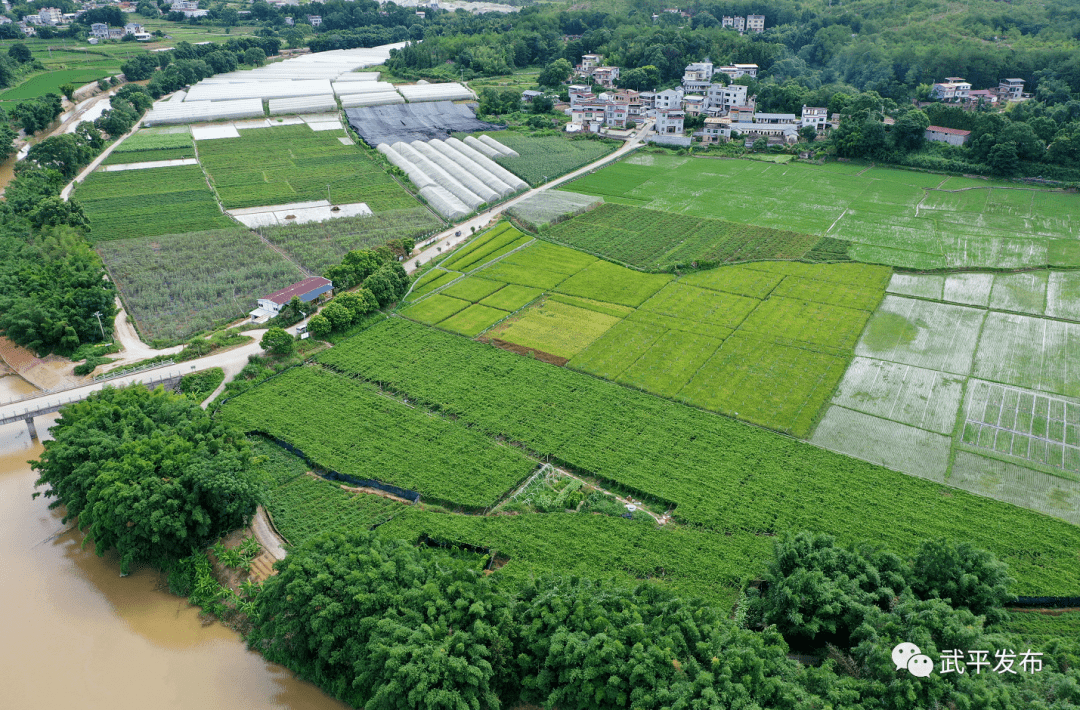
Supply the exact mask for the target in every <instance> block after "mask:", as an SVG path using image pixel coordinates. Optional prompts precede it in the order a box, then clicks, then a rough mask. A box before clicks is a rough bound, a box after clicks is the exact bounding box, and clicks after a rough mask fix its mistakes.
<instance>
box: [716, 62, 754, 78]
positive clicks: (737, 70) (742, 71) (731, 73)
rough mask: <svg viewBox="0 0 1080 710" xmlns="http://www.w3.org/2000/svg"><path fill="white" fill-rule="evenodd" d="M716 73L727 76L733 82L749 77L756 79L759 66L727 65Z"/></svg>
mask: <svg viewBox="0 0 1080 710" xmlns="http://www.w3.org/2000/svg"><path fill="white" fill-rule="evenodd" d="M716 71H718V72H720V73H721V74H727V75H728V77H729V78H730V79H731V81H735V80H736V79H738V78H739V77H741V76H749V77H751V78H756V77H757V73H758V65H757V64H727V65H724V66H722V67H718V68H717V69H716Z"/></svg>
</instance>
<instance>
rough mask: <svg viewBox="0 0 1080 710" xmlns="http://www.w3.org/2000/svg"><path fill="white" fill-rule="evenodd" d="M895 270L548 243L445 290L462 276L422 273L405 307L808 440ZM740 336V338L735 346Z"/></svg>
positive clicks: (432, 321)
mask: <svg viewBox="0 0 1080 710" xmlns="http://www.w3.org/2000/svg"><path fill="white" fill-rule="evenodd" d="M505 234H507V232H506V231H505V230H504V229H503V228H500V227H496V228H495V229H493V230H491V232H489V233H488V234H486V235H482V236H481V237H479V238H478V239H477V240H475V241H474V243H472V244H470V245H468V246H466V247H465V249H464V250H463V251H462V252H461V253H460V254H458V255H455V256H454V257H453V258H451V259H450V260H448V261H447V262H446V263H448V264H450V265H451V266H453V267H457V266H459V265H462V264H463V265H464V266H461V267H460V268H470V265H471V264H472V263H474V262H475V261H476V260H478V259H483V258H484V256H483V255H484V254H486V253H490V252H491V250H492V249H495V248H497V244H498V242H499V240H500V239H502V238H503V237H502V236H501V235H505ZM511 236H512V235H511ZM506 238H508V237H506ZM889 274H890V270H889V269H888V268H884V267H880V266H869V265H865V264H852V263H843V264H804V263H795V262H756V263H751V264H746V265H737V266H726V267H721V268H718V269H714V270H711V271H698V272H694V273H693V274H691V275H689V276H687V277H684V278H678V279H677V277H675V276H672V275H670V274H647V273H642V272H640V271H635V270H632V269H628V268H626V267H623V266H619V265H616V264H612V263H611V262H608V261H602V260H599V259H597V258H596V257H594V256H591V255H589V254H585V253H583V252H579V251H576V250H573V249H569V248H567V247H563V246H557V245H554V244H550V243H547V242H542V241H540V242H535V243H533V244H530V245H528V246H526V247H524V248H521V249H519V250H517V251H515V252H514V253H513V254H509V255H507V256H504V257H502V258H499V259H496V260H494V261H493V262H492V263H490V264H488V265H487V266H485V267H484V268H482V269H480V270H479V271H478V272H475V275H474V276H470V277H468V278H466V279H463V280H460V281H457V282H456V283H452V284H451V285H447V284H450V283H451V282H452V281H453V280H454V279H455V278H457V272H452V273H449V274H445V275H437V274H435V273H434V272H433V273H431V274H429V275H428V276H425V277H424V282H423V283H421V284H419V288H418V289H417V290H416V293H419V294H420V295H419V296H418V297H417V298H418V300H417V301H416V302H415V303H414V305H411V306H408V307H407V308H405V309H403V310H402V311H401V314H402V315H403V316H405V317H407V318H410V319H412V320H416V321H419V322H421V323H425V324H429V325H437V326H438V327H439V328H443V329H445V330H450V331H452V332H455V333H459V334H462V335H466V336H470V337H475V336H477V335H479V334H481V333H485V331H487V328H490V327H491V326H492V325H495V324H496V323H497V324H498V325H496V327H494V328H493V329H491V330H490V331H487V332H486V334H487V335H488V336H490V337H493V338H497V339H499V340H502V341H506V342H509V343H513V344H515V345H519V346H522V347H525V348H530V349H532V350H536V351H539V352H541V353H547V354H548V355H552V356H555V357H557V358H563V359H568V360H569V363H568V364H569V366H570V367H571V368H575V369H580V370H581V371H583V372H588V373H592V374H597V375H600V376H601V377H606V378H608V379H612V380H615V381H617V382H621V383H623V384H626V385H628V386H632V387H636V388H639V389H642V390H645V391H647V392H652V393H655V394H660V395H663V396H667V397H672V398H677V399H679V400H680V401H684V402H686V403H688V404H692V405H694V406H698V407H703V408H705V409H710V410H714V411H717V412H722V413H724V414H729V415H732V416H736V417H739V418H742V419H746V420H748V421H752V422H754V423H757V424H762V425H764V426H767V427H771V428H774V429H778V430H781V431H787V432H791V433H793V434H795V435H797V436H800V437H806V436H808V435H809V434H810V431H811V428H812V426H813V424H814V422H815V421H816V420H817V417H818V415H819V413H820V411H821V409H822V407H823V405H824V404H825V403H826V402H827V401H828V399H829V397H830V396H831V395H832V392H833V390H834V389H835V387H836V385H837V382H838V381H839V380H840V378H841V376H842V375H843V372H844V369H845V367H846V365H847V363H848V362H849V360H850V359H851V357H852V355H853V351H854V347H855V344H856V341H857V340H858V338H859V335H860V333H861V332H862V329H863V327H864V326H865V325H866V322H867V320H868V319H869V318H870V313H871V311H872V310H873V309H874V308H875V307H876V306H877V304H878V303H880V301H881V299H882V297H883V295H884V289H885V286H886V284H887V283H888V280H889ZM684 279H685V282H684ZM692 284H693V285H692ZM440 287H441V288H442V290H441V291H440V292H439V293H437V294H435V295H433V296H427V297H426V298H423V297H422V296H423V295H424V294H426V293H430V292H431V291H432V290H435V289H437V288H440ZM544 292H546V293H547V295H546V296H545V297H544V298H543V299H542V300H540V301H539V302H538V303H536V304H534V305H533V306H531V307H529V308H526V309H524V310H522V311H518V312H516V313H515V314H514V315H512V316H510V317H507V316H508V315H509V313H508V312H509V311H517V309H518V308H521V307H522V306H524V305H525V304H527V303H528V302H529V301H532V300H534V299H537V298H538V297H539V296H540V295H541V294H542V293H544ZM744 294H749V295H744ZM469 303H479V304H482V305H483V306H490V307H492V308H491V309H481V308H478V307H477V306H472V307H469V306H468V304H469ZM840 304H845V305H840ZM495 309H500V310H505V311H507V312H499V311H496V310H495ZM504 319H505V320H504ZM624 319H625V320H624ZM500 321H501V322H500ZM732 333H736V334H737V335H738V336H739V337H738V338H735V339H733V340H730V341H728V338H729V336H731V335H732ZM757 350H760V351H761V353H757V352H756V351H757Z"/></svg>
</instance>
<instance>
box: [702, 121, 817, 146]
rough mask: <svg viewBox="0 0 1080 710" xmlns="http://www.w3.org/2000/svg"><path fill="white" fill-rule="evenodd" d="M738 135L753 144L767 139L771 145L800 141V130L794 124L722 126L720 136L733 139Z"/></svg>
mask: <svg viewBox="0 0 1080 710" xmlns="http://www.w3.org/2000/svg"><path fill="white" fill-rule="evenodd" d="M732 133H738V134H739V136H740V137H741V138H746V139H747V140H748V141H750V142H753V141H755V140H757V139H758V138H765V139H766V140H768V141H769V142H770V143H795V142H796V141H798V140H799V131H798V128H797V127H796V126H795V125H794V124H792V123H726V124H722V126H721V129H720V134H721V135H722V136H723V137H724V138H731V134H732Z"/></svg>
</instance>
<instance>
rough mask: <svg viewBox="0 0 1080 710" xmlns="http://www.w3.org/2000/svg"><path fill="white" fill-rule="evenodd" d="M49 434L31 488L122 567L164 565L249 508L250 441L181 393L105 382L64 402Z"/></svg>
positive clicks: (232, 525)
mask: <svg viewBox="0 0 1080 710" xmlns="http://www.w3.org/2000/svg"><path fill="white" fill-rule="evenodd" d="M52 434H53V437H54V438H53V440H52V441H47V442H45V450H44V452H43V453H42V454H41V457H40V458H39V459H38V460H37V461H34V462H33V465H34V468H35V469H36V470H37V471H38V472H39V474H40V478H39V479H38V482H37V483H38V485H43V486H48V489H47V490H46V492H45V495H46V496H47V497H55V498H57V501H56V502H55V503H54V505H59V504H63V505H65V506H66V508H67V513H66V515H65V517H64V520H65V521H67V520H69V519H72V518H75V517H78V519H79V527H80V528H82V529H84V530H86V531H87V533H88V535H89V537H90V539H92V540H93V543H94V547H95V550H96V551H97V553H98V554H99V555H103V554H104V553H105V552H106V551H107V550H116V551H117V553H118V554H119V556H120V569H121V571H122V572H123V573H127V572H128V571H129V570H130V569H131V566H132V565H133V564H135V563H138V562H146V563H149V564H151V565H154V566H156V567H159V568H165V567H168V566H169V565H171V564H172V563H174V562H176V561H177V560H179V559H181V558H184V557H186V556H188V555H190V554H191V552H192V550H193V549H198V548H200V547H203V546H205V545H207V544H208V543H209V542H211V541H213V540H214V539H216V538H217V537H219V536H221V535H223V534H224V533H227V532H230V531H232V530H235V529H236V528H238V527H240V526H242V525H244V524H246V523H247V522H248V521H249V520H250V519H251V516H252V515H253V514H254V513H255V503H256V488H255V484H254V483H253V482H252V480H251V479H250V477H249V476H250V474H249V467H250V463H251V445H250V444H249V443H248V442H247V440H246V438H245V437H244V436H243V435H242V433H241V432H239V431H235V430H233V429H230V428H229V427H227V426H225V425H223V424H220V423H215V422H214V421H212V420H211V419H210V416H209V415H208V414H207V413H206V412H205V411H204V410H203V409H202V408H201V407H200V406H199V405H198V403H196V402H194V401H193V400H191V399H190V398H188V397H185V396H183V395H175V394H172V393H170V392H166V391H164V390H162V389H160V388H159V389H157V390H155V391H153V392H150V391H148V390H147V389H146V388H145V387H143V386H141V385H133V386H131V387H128V388H123V389H112V388H106V389H104V390H102V391H100V392H96V393H94V394H92V395H91V396H90V397H88V398H87V399H86V400H85V401H82V402H77V403H74V404H70V405H67V406H66V407H65V408H64V409H63V410H62V411H61V417H60V418H59V419H58V420H57V423H56V425H55V427H54V428H53V429H52Z"/></svg>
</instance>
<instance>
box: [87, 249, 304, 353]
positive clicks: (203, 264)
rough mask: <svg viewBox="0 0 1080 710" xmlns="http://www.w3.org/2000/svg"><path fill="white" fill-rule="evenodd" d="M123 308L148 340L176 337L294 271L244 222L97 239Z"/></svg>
mask: <svg viewBox="0 0 1080 710" xmlns="http://www.w3.org/2000/svg"><path fill="white" fill-rule="evenodd" d="M98 251H99V252H100V253H101V257H102V259H103V260H104V262H105V266H106V268H107V269H108V271H109V275H110V278H112V280H113V281H114V282H115V283H116V285H117V287H118V288H119V289H120V293H121V294H122V295H123V297H124V303H125V305H126V306H127V308H128V312H129V313H130V314H131V316H132V317H133V318H134V319H135V321H136V322H137V323H138V325H139V329H140V331H141V332H142V334H143V336H144V337H146V338H149V339H153V338H163V339H174V338H183V337H186V336H188V335H190V334H192V333H195V332H198V331H200V330H204V329H206V328H209V327H211V326H213V325H215V324H216V323H220V322H223V321H228V320H232V319H235V318H239V317H241V316H243V315H244V314H245V313H247V312H248V311H250V310H251V309H252V308H253V307H254V306H255V300H256V299H257V298H259V297H260V296H265V295H266V294H268V293H272V292H274V291H276V290H278V289H279V288H282V287H284V286H288V285H289V284H291V283H293V282H295V281H298V280H300V278H302V274H301V273H300V271H299V270H298V269H297V268H296V267H295V266H293V265H292V264H290V263H289V262H288V261H287V260H285V259H284V258H283V257H282V256H281V255H280V254H278V253H277V252H276V251H274V250H273V249H270V248H268V247H267V246H266V244H264V243H263V242H262V241H261V240H260V239H259V238H258V237H257V236H255V235H254V234H252V233H251V232H249V231H247V230H245V229H237V228H233V229H223V230H215V231H209V232H194V233H186V234H169V235H159V236H153V237H140V238H134V239H124V240H113V241H106V242H101V243H100V244H98Z"/></svg>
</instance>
